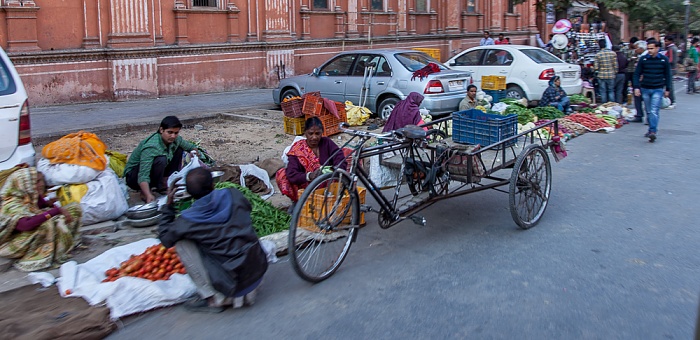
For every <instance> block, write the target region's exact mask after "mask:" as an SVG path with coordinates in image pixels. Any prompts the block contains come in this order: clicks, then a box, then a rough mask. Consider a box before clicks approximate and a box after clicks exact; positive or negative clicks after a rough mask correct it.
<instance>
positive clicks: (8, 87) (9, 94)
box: [0, 59, 24, 162]
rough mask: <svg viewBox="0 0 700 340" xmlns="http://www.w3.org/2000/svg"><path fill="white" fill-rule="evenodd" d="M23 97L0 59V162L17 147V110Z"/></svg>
mask: <svg viewBox="0 0 700 340" xmlns="http://www.w3.org/2000/svg"><path fill="white" fill-rule="evenodd" d="M23 101H24V99H23V98H21V94H20V93H18V91H17V87H16V84H15V82H14V80H13V78H12V74H11V73H10V70H9V69H8V67H7V66H6V65H5V63H4V62H3V61H2V59H0V132H1V133H2V136H3V138H2V139H3V141H2V142H1V143H0V162H1V161H5V160H7V159H8V158H10V157H11V156H12V154H13V153H14V152H15V149H16V148H17V138H18V134H19V112H20V109H21V107H22V104H23Z"/></svg>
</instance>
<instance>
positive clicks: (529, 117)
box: [503, 103, 535, 124]
mask: <svg viewBox="0 0 700 340" xmlns="http://www.w3.org/2000/svg"><path fill="white" fill-rule="evenodd" d="M503 114H504V115H511V114H516V115H518V123H520V124H527V123H530V122H532V121H534V120H535V115H534V114H533V113H532V111H531V110H530V109H528V108H527V107H525V106H523V105H521V104H519V103H515V104H511V105H509V106H508V108H507V109H506V110H505V111H503Z"/></svg>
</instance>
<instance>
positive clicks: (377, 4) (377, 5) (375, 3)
mask: <svg viewBox="0 0 700 340" xmlns="http://www.w3.org/2000/svg"><path fill="white" fill-rule="evenodd" d="M372 10H373V11H383V10H384V0H372Z"/></svg>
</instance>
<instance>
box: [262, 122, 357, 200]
mask: <svg viewBox="0 0 700 340" xmlns="http://www.w3.org/2000/svg"><path fill="white" fill-rule="evenodd" d="M304 137H306V139H304V140H300V141H298V142H296V143H294V144H293V145H292V148H291V149H290V150H289V152H288V153H287V159H288V163H287V167H286V168H282V169H280V170H279V171H277V174H276V175H275V180H276V181H277V185H278V186H279V188H280V191H281V192H282V193H283V194H284V195H285V196H287V197H289V198H290V199H292V201H293V202H296V201H298V200H299V197H298V190H299V189H303V188H306V186H307V185H309V183H311V181H313V180H314V179H315V178H316V177H318V176H319V175H321V167H322V166H333V167H336V168H343V169H345V168H346V167H347V162H346V161H345V155H344V153H343V152H342V151H341V150H340V148H338V146H337V145H335V143H334V142H333V140H331V139H330V138H328V137H323V123H321V120H320V119H319V118H318V117H311V118H309V119H307V120H306V123H305V125H304Z"/></svg>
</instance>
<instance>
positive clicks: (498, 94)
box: [483, 90, 506, 104]
mask: <svg viewBox="0 0 700 340" xmlns="http://www.w3.org/2000/svg"><path fill="white" fill-rule="evenodd" d="M483 91H484V93H485V94H487V95H489V96H491V97H493V100H492V101H491V104H496V103H498V102H500V101H501V100H503V99H505V98H506V90H483Z"/></svg>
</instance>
